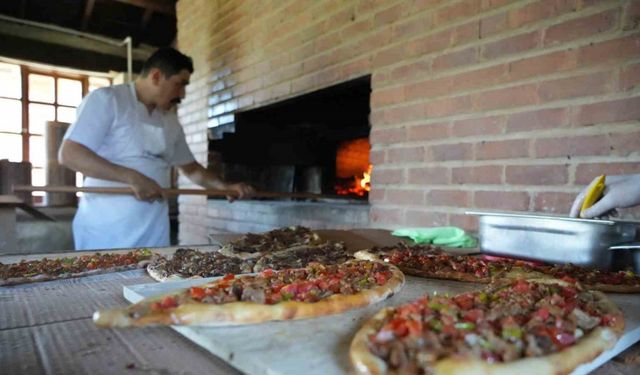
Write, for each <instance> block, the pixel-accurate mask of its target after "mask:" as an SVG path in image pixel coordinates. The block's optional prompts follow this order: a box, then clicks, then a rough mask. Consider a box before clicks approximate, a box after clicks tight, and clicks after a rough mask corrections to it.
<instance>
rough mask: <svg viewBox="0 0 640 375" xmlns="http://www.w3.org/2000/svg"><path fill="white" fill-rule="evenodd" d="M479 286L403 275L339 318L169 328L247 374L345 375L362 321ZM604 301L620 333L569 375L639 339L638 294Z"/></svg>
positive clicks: (145, 288) (144, 288) (152, 291)
mask: <svg viewBox="0 0 640 375" xmlns="http://www.w3.org/2000/svg"><path fill="white" fill-rule="evenodd" d="M214 279H216V278H209V279H195V280H185V281H175V282H168V283H152V284H140V285H131V286H125V287H124V288H123V289H124V297H125V298H126V299H127V300H129V301H130V302H134V303H135V302H138V301H140V300H141V299H142V298H144V297H149V296H153V295H157V294H163V293H167V292H170V291H172V290H175V289H181V288H187V287H190V286H193V285H199V284H203V283H206V282H207V281H209V280H214ZM479 288H482V285H481V284H471V283H461V282H456V281H446V280H433V279H423V278H418V277H412V276H407V278H406V283H405V285H404V287H403V288H402V290H401V291H400V292H399V293H398V294H396V295H395V296H393V297H391V298H390V299H388V300H386V301H383V302H380V303H377V304H375V305H373V306H369V307H366V308H361V309H357V310H352V311H349V312H346V313H343V314H338V315H330V316H326V317H322V318H316V319H303V320H295V321H287V322H270V323H263V324H252V325H247V326H237V327H215V328H213V327H185V326H182V327H181V326H173V329H175V330H176V331H178V332H180V333H181V334H182V335H184V336H186V337H187V338H188V339H190V340H192V341H193V342H195V343H196V344H198V345H200V346H202V347H204V348H205V349H207V350H208V351H210V352H211V353H213V354H215V355H217V356H218V357H220V358H222V359H224V360H225V361H227V362H228V363H229V364H231V365H232V366H234V367H236V368H237V369H239V370H241V371H243V372H245V373H247V374H252V375H254V374H255V375H261V374H265V375H285V374H301V373H304V375H316V374H317V375H330V374H347V373H350V372H351V371H350V370H351V367H350V362H349V344H350V343H351V338H352V337H353V335H354V334H355V332H356V331H357V330H358V328H359V327H360V326H361V325H362V324H363V323H364V321H365V320H366V319H368V318H369V317H371V316H372V315H373V314H375V313H376V312H377V311H378V310H380V309H381V308H382V307H384V306H390V305H399V304H402V303H405V302H409V301H412V300H414V299H416V298H418V297H420V296H421V295H423V294H425V293H433V292H437V293H443V294H444V293H449V294H457V293H461V292H465V291H469V290H474V289H479ZM610 297H611V298H612V299H613V300H614V301H615V302H616V303H617V304H618V306H620V308H621V309H622V311H623V312H624V316H625V319H626V329H625V333H624V335H623V337H622V338H621V339H620V340H619V341H618V343H617V344H616V346H615V347H614V348H613V349H611V350H608V351H606V352H604V353H602V354H601V355H600V356H599V357H597V358H596V359H595V360H593V361H592V362H591V363H588V364H585V365H582V366H580V367H578V368H577V369H576V370H575V371H574V372H573V373H572V375H578V374H587V373H588V372H589V371H592V370H593V369H595V368H597V367H598V366H600V365H602V364H603V363H605V362H606V361H608V360H609V359H611V358H612V357H614V356H615V355H617V354H619V353H620V352H622V351H623V350H625V349H626V348H628V347H629V346H631V345H632V344H633V343H635V342H637V341H640V295H623V294H611V295H610Z"/></svg>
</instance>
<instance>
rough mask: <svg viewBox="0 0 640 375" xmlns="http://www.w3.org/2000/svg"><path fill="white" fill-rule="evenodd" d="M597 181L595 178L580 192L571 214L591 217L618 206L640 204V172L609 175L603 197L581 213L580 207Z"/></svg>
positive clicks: (586, 217)
mask: <svg viewBox="0 0 640 375" xmlns="http://www.w3.org/2000/svg"><path fill="white" fill-rule="evenodd" d="M596 179H597V178H596ZM595 182H596V180H593V181H592V182H591V183H590V184H589V185H588V186H587V187H586V188H584V189H583V190H582V192H580V194H578V196H577V197H576V199H575V201H574V202H573V206H571V212H570V213H569V216H571V217H578V216H580V217H582V218H585V219H589V218H594V217H598V216H602V215H604V214H607V213H609V212H612V211H614V210H615V209H616V208H627V207H632V206H636V205H640V174H635V175H623V176H607V178H606V180H605V188H604V192H603V193H602V194H603V195H602V198H601V199H600V200H599V201H597V202H596V203H595V204H594V205H593V206H591V207H590V208H589V209H586V210H584V211H583V212H582V213H580V208H581V207H582V202H583V201H584V198H585V195H586V193H587V191H588V190H589V187H591V185H592V184H594V183H595Z"/></svg>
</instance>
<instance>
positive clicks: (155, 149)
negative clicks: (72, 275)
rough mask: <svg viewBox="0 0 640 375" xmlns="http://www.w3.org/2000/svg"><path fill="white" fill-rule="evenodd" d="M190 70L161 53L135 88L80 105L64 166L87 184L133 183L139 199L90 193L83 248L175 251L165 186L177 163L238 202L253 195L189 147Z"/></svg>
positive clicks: (80, 233) (109, 90)
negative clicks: (180, 108)
mask: <svg viewBox="0 0 640 375" xmlns="http://www.w3.org/2000/svg"><path fill="white" fill-rule="evenodd" d="M191 73H193V63H192V60H191V58H189V57H188V56H185V55H183V54H182V53H180V52H178V51H177V50H175V49H173V48H162V49H159V50H158V51H156V52H155V53H154V54H153V55H152V56H151V57H150V58H149V59H148V60H147V61H146V62H145V64H144V66H143V68H142V71H141V72H140V77H139V78H138V79H137V80H136V81H135V82H134V83H131V84H124V85H115V86H111V87H105V88H101V89H97V90H95V91H93V92H91V93H90V94H89V95H87V97H86V98H85V99H84V100H83V102H82V104H81V105H80V107H78V113H77V119H76V121H75V122H74V123H73V124H72V125H71V127H70V128H69V129H68V131H67V133H66V134H65V136H64V141H63V143H62V147H61V149H60V153H59V156H58V159H59V161H60V163H61V164H63V165H65V166H66V167H68V168H71V169H73V170H75V171H78V172H81V173H82V174H84V176H85V180H84V186H87V187H126V186H129V187H130V188H131V189H132V190H133V193H134V195H109V194H85V195H84V196H83V197H82V199H81V200H80V204H79V206H78V211H77V213H76V216H75V218H74V220H73V236H74V242H75V247H76V250H84V249H102V248H122V247H142V246H154V247H155V246H168V245H169V215H168V204H167V202H166V200H164V199H163V198H164V197H163V193H162V188H168V187H170V167H171V166H177V167H178V169H179V170H180V171H181V172H182V173H184V174H185V175H186V176H187V177H188V178H189V179H190V180H191V181H193V182H194V183H196V184H199V185H201V186H204V187H206V188H214V189H224V190H232V191H234V192H235V193H236V195H237V198H245V197H248V196H250V195H251V194H252V193H253V188H252V187H250V186H249V185H246V184H243V183H237V184H232V183H226V182H224V181H223V180H222V179H221V178H220V176H218V175H217V174H216V173H214V172H212V171H209V170H207V169H205V168H204V167H203V166H202V165H200V164H199V163H198V162H196V161H195V159H194V157H193V154H192V153H191V151H190V150H189V147H188V146H187V143H186V141H185V136H184V132H183V130H182V127H181V126H180V124H179V122H178V118H177V116H176V114H175V111H173V110H172V109H173V107H174V106H175V105H176V104H178V103H180V100H181V99H182V98H184V96H185V87H186V86H187V85H188V84H189V78H190V76H191ZM134 196H135V197H134ZM228 198H229V200H233V199H234V198H235V197H234V196H230V197H228Z"/></svg>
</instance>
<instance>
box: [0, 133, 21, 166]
mask: <svg viewBox="0 0 640 375" xmlns="http://www.w3.org/2000/svg"><path fill="white" fill-rule="evenodd" d="M1 159H9V161H18V162H19V161H22V136H21V135H19V134H0V160H1Z"/></svg>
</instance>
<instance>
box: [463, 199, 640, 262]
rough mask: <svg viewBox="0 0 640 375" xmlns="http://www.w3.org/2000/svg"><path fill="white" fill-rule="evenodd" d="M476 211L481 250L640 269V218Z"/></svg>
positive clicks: (474, 213)
mask: <svg viewBox="0 0 640 375" xmlns="http://www.w3.org/2000/svg"><path fill="white" fill-rule="evenodd" d="M466 214H467V215H475V216H478V236H479V237H480V250H481V251H482V252H483V253H487V254H494V255H500V256H507V257H514V258H521V259H530V260H540V261H544V262H549V263H560V264H565V263H572V264H575V265H578V266H583V267H591V268H598V269H602V270H611V269H614V270H615V269H624V268H628V267H633V268H634V270H635V272H636V273H638V272H640V243H634V242H633V241H634V239H635V238H636V231H637V228H638V226H639V225H640V223H639V222H632V221H617V220H596V219H577V218H569V217H561V216H549V215H531V214H527V213H519V212H483V211H467V212H466Z"/></svg>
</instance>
